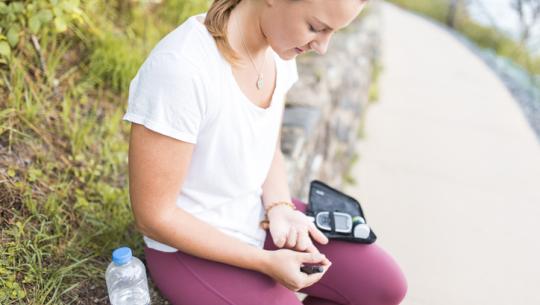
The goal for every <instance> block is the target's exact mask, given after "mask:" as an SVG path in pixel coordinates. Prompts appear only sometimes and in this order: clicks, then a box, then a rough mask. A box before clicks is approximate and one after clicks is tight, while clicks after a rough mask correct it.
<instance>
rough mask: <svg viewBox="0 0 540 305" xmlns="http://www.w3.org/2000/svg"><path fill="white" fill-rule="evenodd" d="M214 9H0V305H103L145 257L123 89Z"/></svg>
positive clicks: (66, 1)
mask: <svg viewBox="0 0 540 305" xmlns="http://www.w3.org/2000/svg"><path fill="white" fill-rule="evenodd" d="M208 7H209V1H202V0H197V1H194V0H190V1H185V0H167V1H163V2H159V1H148V0H147V1H142V0H140V1H133V0H132V1H127V0H124V1H122V0H110V1H103V0H86V1H84V0H82V1H79V0H32V1H1V2H0V232H1V233H0V304H40V305H42V304H69V303H73V304H95V303H96V302H97V303H106V302H107V299H106V291H105V281H104V277H103V276H104V270H105V268H106V265H107V264H108V263H109V256H110V252H111V249H113V248H114V247H117V246H120V245H129V246H131V247H132V248H133V249H135V254H137V255H140V254H141V253H142V252H141V251H142V241H141V240H140V236H139V235H138V234H137V233H136V231H135V229H134V227H133V224H132V215H131V213H130V209H129V200H128V192H127V177H126V173H127V141H126V139H127V138H128V133H129V130H128V129H129V126H128V125H129V124H122V123H121V116H122V114H123V111H124V108H125V103H126V100H127V89H128V88H129V82H130V80H131V79H132V78H133V76H134V75H135V73H136V72H137V69H138V67H139V66H140V65H141V64H142V62H143V60H144V59H145V57H146V56H147V54H148V53H149V52H150V50H151V49H152V48H153V46H154V45H155V44H156V43H157V42H158V41H159V39H160V38H161V37H163V36H164V35H165V34H166V33H167V32H169V31H171V30H172V29H173V28H175V27H176V26H178V25H179V24H180V23H182V22H183V21H184V20H185V19H186V18H187V17H188V16H190V15H192V14H195V13H199V12H203V11H206V10H207V8H208Z"/></svg>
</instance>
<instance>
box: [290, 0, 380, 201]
mask: <svg viewBox="0 0 540 305" xmlns="http://www.w3.org/2000/svg"><path fill="white" fill-rule="evenodd" d="M365 11H366V12H363V13H362V14H361V16H359V17H358V18H357V19H356V20H355V21H353V22H352V23H351V24H350V25H349V26H348V27H346V28H345V29H344V30H342V31H339V32H337V33H335V34H334V36H333V37H332V38H331V42H330V46H329V48H328V51H327V53H326V54H324V55H322V56H321V55H318V54H316V53H315V52H310V53H306V54H304V55H300V56H298V57H297V59H296V60H297V65H298V73H299V76H300V79H299V81H298V82H297V83H296V84H295V85H294V86H293V87H292V88H291V90H290V91H289V93H288V95H287V97H286V108H285V113H284V118H283V125H282V131H281V133H282V134H281V146H282V151H283V154H284V156H285V160H286V167H287V172H288V178H289V187H290V189H291V195H292V196H293V197H296V198H299V199H301V200H303V201H304V202H307V197H308V191H309V182H310V181H312V180H313V179H318V180H321V181H323V182H325V183H327V184H329V185H330V186H332V187H336V188H342V187H343V185H344V184H343V183H344V179H343V178H344V175H345V174H346V173H347V172H348V168H349V167H350V166H351V161H352V159H353V157H354V155H355V145H354V144H355V140H356V139H357V134H358V130H359V127H360V124H361V120H362V118H363V112H364V110H365V109H366V106H367V103H368V98H369V97H368V94H369V88H370V85H371V78H372V70H373V68H374V64H375V61H376V59H377V58H376V56H377V55H378V54H379V45H380V35H379V32H380V22H379V17H380V14H379V12H378V8H377V3H376V2H375V1H373V2H371V3H370V4H369V5H368V7H366V9H365Z"/></svg>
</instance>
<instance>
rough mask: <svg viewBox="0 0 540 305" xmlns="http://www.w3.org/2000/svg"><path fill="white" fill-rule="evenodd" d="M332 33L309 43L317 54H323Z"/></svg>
mask: <svg viewBox="0 0 540 305" xmlns="http://www.w3.org/2000/svg"><path fill="white" fill-rule="evenodd" d="M331 36H332V35H331V34H329V35H324V36H321V37H320V38H319V39H316V40H313V41H312V42H311V44H310V48H311V49H313V50H315V52H317V53H318V54H319V55H324V54H325V53H326V51H327V50H328V44H329V43H330V37H331Z"/></svg>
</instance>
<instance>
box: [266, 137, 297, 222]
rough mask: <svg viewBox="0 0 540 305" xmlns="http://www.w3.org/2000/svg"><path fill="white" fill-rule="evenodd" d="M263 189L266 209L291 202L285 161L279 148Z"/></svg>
mask: <svg viewBox="0 0 540 305" xmlns="http://www.w3.org/2000/svg"><path fill="white" fill-rule="evenodd" d="M262 189H263V194H262V201H263V205H264V206H265V207H266V206H268V205H269V204H271V203H272V202H276V201H291V192H290V190H289V184H288V178H287V170H286V168H285V160H284V158H283V154H282V153H281V149H280V147H279V146H278V147H277V148H276V152H275V153H274V159H273V160H272V165H271V166H270V170H269V172H268V176H267V177H266V180H265V181H264V183H263V186H262ZM273 210H274V209H272V210H270V211H273Z"/></svg>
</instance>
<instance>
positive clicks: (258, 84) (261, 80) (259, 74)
mask: <svg viewBox="0 0 540 305" xmlns="http://www.w3.org/2000/svg"><path fill="white" fill-rule="evenodd" d="M236 27H237V28H238V30H239V31H240V37H241V38H242V45H243V46H244V49H246V53H248V56H249V60H250V61H251V64H252V65H253V67H254V68H255V70H256V71H257V74H258V78H257V83H256V86H257V89H258V90H261V88H262V87H263V85H264V81H263V74H262V72H259V69H257V66H256V65H255V63H254V62H253V58H251V54H250V53H249V50H248V49H247V47H246V43H245V42H244V34H243V33H242V29H241V28H240V26H238V20H236ZM265 62H266V52H265V53H264V59H263V63H262V67H264V63H265ZM261 70H262V69H261Z"/></svg>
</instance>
